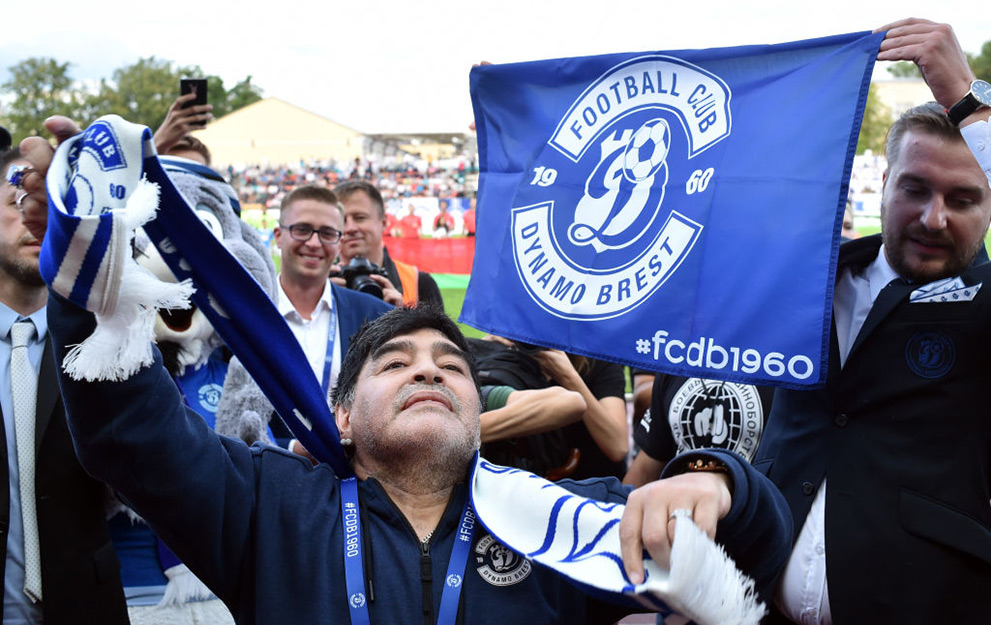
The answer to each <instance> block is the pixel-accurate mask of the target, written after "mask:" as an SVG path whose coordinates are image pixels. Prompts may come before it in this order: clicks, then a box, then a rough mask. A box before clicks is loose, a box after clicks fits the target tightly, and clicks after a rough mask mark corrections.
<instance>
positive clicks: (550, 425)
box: [472, 335, 629, 480]
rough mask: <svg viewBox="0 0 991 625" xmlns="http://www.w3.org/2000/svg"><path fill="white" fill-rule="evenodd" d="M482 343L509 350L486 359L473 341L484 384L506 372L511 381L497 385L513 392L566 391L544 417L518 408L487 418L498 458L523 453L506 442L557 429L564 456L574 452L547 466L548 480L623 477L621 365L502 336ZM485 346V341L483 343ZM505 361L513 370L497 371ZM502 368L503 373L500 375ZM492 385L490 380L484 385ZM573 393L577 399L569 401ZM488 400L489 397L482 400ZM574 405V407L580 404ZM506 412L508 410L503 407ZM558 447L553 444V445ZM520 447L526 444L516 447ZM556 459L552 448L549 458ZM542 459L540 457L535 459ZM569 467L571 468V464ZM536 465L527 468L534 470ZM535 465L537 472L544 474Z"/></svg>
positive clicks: (624, 438) (625, 433) (625, 446)
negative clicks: (553, 410) (530, 415)
mask: <svg viewBox="0 0 991 625" xmlns="http://www.w3.org/2000/svg"><path fill="white" fill-rule="evenodd" d="M486 338H487V339H489V340H490V341H493V342H497V343H500V344H501V345H503V346H504V347H507V348H509V349H510V351H509V352H508V353H507V354H505V355H499V354H496V355H495V357H494V358H493V357H489V356H488V355H487V352H490V351H492V350H486V349H482V347H483V345H479V343H480V342H479V341H474V340H473V341H472V345H473V349H474V350H475V352H476V357H477V358H478V360H479V377H480V378H481V379H483V380H485V379H487V378H489V379H491V378H495V379H496V380H497V381H498V380H499V379H500V378H504V377H505V375H504V374H510V375H509V377H510V379H509V380H507V381H504V382H501V383H502V384H510V385H512V384H514V383H515V382H520V384H515V386H516V387H518V388H530V389H533V388H544V387H546V386H553V387H557V388H560V389H564V390H566V391H570V392H571V393H565V394H561V395H559V396H557V397H556V398H555V399H556V400H557V401H558V402H560V403H559V404H558V405H559V406H560V409H559V410H558V411H557V412H556V414H545V415H542V416H541V417H540V418H539V419H536V420H533V419H531V420H526V419H524V418H523V417H522V416H521V413H522V412H523V411H525V410H526V409H527V407H526V406H524V405H517V406H516V407H515V409H508V410H504V411H502V412H500V413H498V414H490V415H488V416H487V418H486V419H485V420H483V422H485V421H487V426H488V429H489V435H490V439H491V440H492V441H497V444H498V446H499V447H498V454H499V455H498V457H499V458H500V459H505V458H512V457H514V455H516V456H520V455H524V456H525V455H526V454H527V453H528V452H527V451H526V449H525V448H524V449H522V450H520V452H519V453H515V452H514V450H512V449H507V447H506V445H505V444H504V441H505V439H507V438H513V437H521V436H529V435H533V434H539V433H542V432H548V431H550V430H554V429H560V430H561V433H562V434H563V437H562V440H561V442H560V446H561V447H562V448H563V449H564V450H565V453H567V451H570V450H577V452H576V453H575V454H574V456H575V457H574V458H572V459H570V460H568V459H566V461H565V464H564V465H561V466H558V465H557V464H556V463H552V464H551V465H550V466H551V468H553V469H555V473H560V474H559V475H553V476H551V477H571V478H574V479H579V480H580V479H585V478H588V477H606V476H613V477H616V478H622V477H623V474H624V473H625V472H626V462H625V461H626V454H627V451H628V449H629V443H628V442H627V438H628V434H629V432H628V429H627V426H626V397H625V391H626V377H625V375H624V373H623V366H622V365H617V364H613V363H608V362H605V361H601V360H593V359H591V358H586V357H584V356H575V355H573V354H566V353H564V352H562V351H560V350H556V349H544V348H541V347H537V346H535V345H528V344H526V343H520V342H517V341H512V340H510V339H506V338H503V337H498V336H493V335H487V336H486ZM482 343H484V341H483V342H482ZM507 360H509V361H510V362H511V364H512V365H513V367H514V368H515V369H514V368H509V367H505V368H504V367H502V365H501V363H503V362H505V361H507ZM500 369H503V371H499V370H500ZM489 383H490V384H491V382H489ZM572 393H573V394H575V395H577V396H578V397H577V398H576V397H574V396H573V395H572ZM578 398H580V399H581V403H584V407H582V409H581V410H576V407H577V406H576V405H575V403H579V402H577V399H578ZM486 399H487V400H488V397H486ZM581 403H579V406H580V405H581ZM507 408H510V406H508V405H507ZM552 442H553V443H554V444H557V443H558V441H557V440H554V441H552ZM521 447H525V446H521ZM552 455H553V456H554V457H555V458H559V457H560V454H559V453H558V452H557V451H556V450H555V451H554V453H553V454H552ZM529 460H531V459H528V458H525V457H524V458H521V459H520V462H516V461H511V462H509V464H513V465H514V466H520V465H521V464H523V463H526V462H528V461H529ZM540 460H541V461H542V460H544V459H543V458H542V459H540ZM571 465H574V466H571ZM537 466H540V465H527V466H526V467H525V468H528V470H533V469H534V468H535V467H537ZM544 468H547V467H544V466H540V469H541V470H538V471H537V472H538V473H544V474H545V475H547V473H546V472H544V471H543V470H542V469H544Z"/></svg>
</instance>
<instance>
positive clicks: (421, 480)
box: [352, 385, 481, 492]
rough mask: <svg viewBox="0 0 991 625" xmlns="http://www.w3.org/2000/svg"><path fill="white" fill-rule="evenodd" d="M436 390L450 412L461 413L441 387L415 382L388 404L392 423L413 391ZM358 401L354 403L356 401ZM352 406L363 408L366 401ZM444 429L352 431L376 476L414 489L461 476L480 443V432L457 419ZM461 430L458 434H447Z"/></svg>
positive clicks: (432, 486) (447, 482) (433, 486)
mask: <svg viewBox="0 0 991 625" xmlns="http://www.w3.org/2000/svg"><path fill="white" fill-rule="evenodd" d="M426 389H430V390H434V391H437V390H440V392H443V393H444V394H445V395H446V396H447V397H448V399H449V400H450V401H451V404H452V407H453V412H454V413H455V414H457V415H461V414H462V412H461V410H462V407H461V402H460V401H458V399H457V398H456V397H455V396H454V395H453V394H452V393H450V391H448V390H447V389H446V388H444V387H437V386H433V385H417V386H411V387H406V388H404V389H403V390H402V391H400V393H399V394H398V395H397V397H396V400H395V401H394V402H393V405H392V412H393V415H394V416H393V419H392V420H391V421H390V423H393V422H394V421H395V419H401V418H403V417H402V416H401V415H400V414H399V413H400V412H401V408H402V405H403V404H405V402H406V400H407V399H408V398H409V396H410V395H412V394H413V393H415V392H417V391H420V390H426ZM357 403H358V402H356V404H357ZM356 408H360V409H363V410H367V409H368V407H367V404H366V405H365V406H363V407H359V406H357V405H356ZM445 428H446V429H445V432H438V431H437V430H436V428H417V429H413V428H409V429H402V428H392V429H393V432H392V433H391V435H390V436H389V437H387V438H386V437H380V436H376V435H375V433H373V432H372V431H370V429H369V428H360V429H358V430H357V431H354V432H353V433H352V437H353V438H354V444H355V449H356V450H360V451H359V452H358V453H360V454H361V456H362V458H363V459H367V462H366V464H369V465H374V466H375V467H377V469H376V471H375V472H376V473H378V475H376V477H377V478H378V479H379V480H380V481H381V480H383V479H388V480H389V481H391V482H394V483H403V484H405V485H406V486H405V487H404V488H405V489H406V490H408V491H409V492H414V491H416V490H440V489H443V488H447V487H450V486H451V485H452V484H455V483H457V482H461V481H463V479H464V476H465V471H466V469H467V467H468V464H469V463H470V462H471V459H472V458H473V457H474V454H475V452H476V451H477V450H478V448H479V446H480V444H481V431H480V428H479V427H478V426H477V421H476V427H474V428H472V427H470V426H469V425H466V424H465V422H464V421H462V420H461V419H454V418H452V419H451V420H450V423H449V424H448V425H446V426H445ZM454 431H458V432H462V433H463V435H461V436H451V435H450V433H451V432H454Z"/></svg>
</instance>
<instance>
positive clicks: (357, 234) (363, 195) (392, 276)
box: [334, 180, 444, 306]
mask: <svg viewBox="0 0 991 625" xmlns="http://www.w3.org/2000/svg"><path fill="white" fill-rule="evenodd" d="M334 192H335V193H336V194H337V197H339V198H340V200H341V204H342V206H344V234H343V236H342V238H341V264H342V265H346V264H348V263H350V262H351V260H352V259H354V258H355V257H359V256H361V257H364V258H367V259H368V260H369V261H370V262H372V263H373V264H375V265H378V266H379V267H382V268H383V269H385V271H386V273H387V274H388V280H385V279H384V278H383V276H377V275H373V276H372V278H373V279H375V280H376V281H378V282H379V283H380V284H381V285H382V286H383V287H388V288H390V289H396V290H398V291H399V293H400V294H401V296H402V303H403V304H405V305H407V306H411V305H414V304H416V303H417V302H421V301H422V302H434V303H437V304H441V305H443V303H444V300H443V298H442V297H441V294H440V289H439V288H438V287H437V283H436V282H435V281H434V279H433V277H432V276H431V275H430V274H429V273H427V272H425V271H420V270H419V269H417V268H416V266H414V265H409V264H406V263H403V262H401V261H398V260H395V259H393V258H391V257H390V256H389V250H388V249H386V247H385V246H384V245H383V244H382V234H383V232H384V231H385V227H386V223H387V222H386V217H385V204H384V203H383V201H382V195H381V194H380V193H379V191H378V189H376V188H375V187H374V186H373V185H372V184H371V183H369V182H366V181H364V180H349V181H347V182H342V183H341V184H339V185H337V187H335V189H334ZM410 208H411V210H412V205H410ZM403 219H404V220H405V219H406V218H405V217H404V218H403ZM416 221H417V223H419V222H420V218H419V217H416Z"/></svg>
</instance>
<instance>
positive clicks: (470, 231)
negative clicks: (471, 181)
mask: <svg viewBox="0 0 991 625" xmlns="http://www.w3.org/2000/svg"><path fill="white" fill-rule="evenodd" d="M477 202H478V200H477V199H476V198H471V204H470V205H469V206H468V210H466V211H465V213H464V215H463V216H462V218H461V219H462V221H463V223H464V229H465V236H466V237H473V236H475V204H476V203H477Z"/></svg>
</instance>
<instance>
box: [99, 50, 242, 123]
mask: <svg viewBox="0 0 991 625" xmlns="http://www.w3.org/2000/svg"><path fill="white" fill-rule="evenodd" d="M204 77H205V78H206V80H207V102H209V103H210V104H212V105H213V116H214V117H223V116H224V115H226V114H228V113H230V112H232V111H235V110H237V109H239V108H241V107H242V106H245V105H247V104H251V103H252V102H255V101H257V100H259V99H261V89H259V88H258V87H257V86H255V85H252V84H251V76H248V77H247V78H245V79H244V80H242V81H240V82H238V83H237V84H236V85H234V88H232V89H231V90H230V91H228V90H227V89H226V88H225V87H224V81H223V79H221V78H220V77H219V76H214V75H211V76H204V73H203V70H202V69H200V68H199V66H197V65H192V66H188V67H182V66H176V65H174V64H173V63H172V62H171V61H165V60H162V59H157V58H155V57H153V56H152V57H148V58H145V59H140V60H138V62H137V63H134V64H133V65H128V66H125V67H122V68H120V69H117V70H114V73H113V76H112V78H111V79H110V80H106V79H104V80H101V81H100V88H99V91H98V92H97V93H96V94H94V95H92V96H90V97H89V98H88V99H87V100H86V109H87V110H86V112H87V115H86V116H85V117H86V118H90V119H93V118H96V117H98V116H100V115H106V114H107V113H116V114H118V115H120V116H121V117H124V118H125V119H127V120H129V121H132V122H135V123H139V124H144V125H145V126H148V127H149V128H151V129H152V130H154V129H156V128H158V127H159V126H160V125H161V124H162V122H163V121H165V116H166V114H167V113H168V111H169V106H171V105H172V102H173V101H175V99H176V98H177V97H178V96H179V80H180V79H182V78H204Z"/></svg>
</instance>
